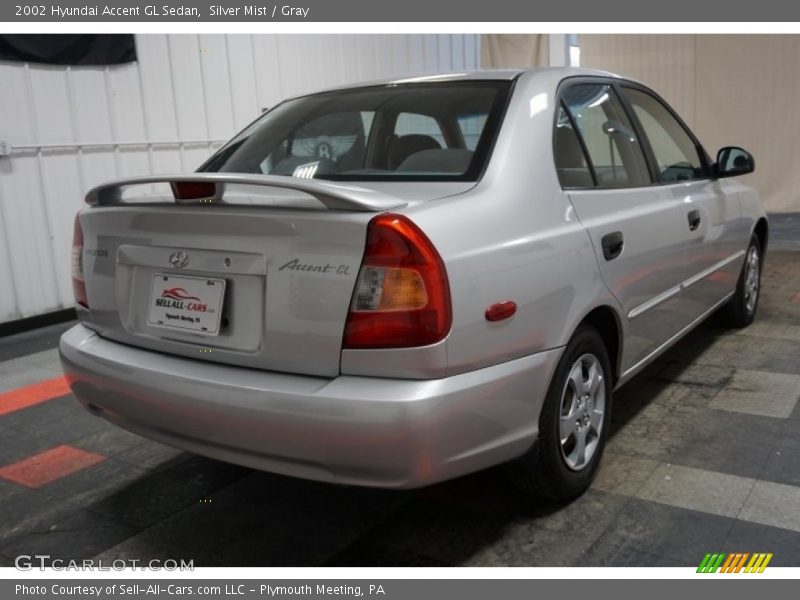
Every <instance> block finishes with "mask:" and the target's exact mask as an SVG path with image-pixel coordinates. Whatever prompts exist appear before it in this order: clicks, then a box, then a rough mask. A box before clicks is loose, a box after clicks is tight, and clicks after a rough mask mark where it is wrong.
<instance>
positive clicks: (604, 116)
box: [562, 83, 651, 188]
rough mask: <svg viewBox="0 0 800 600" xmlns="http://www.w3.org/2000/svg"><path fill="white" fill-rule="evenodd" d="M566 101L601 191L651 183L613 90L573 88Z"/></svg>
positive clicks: (587, 85)
mask: <svg viewBox="0 0 800 600" xmlns="http://www.w3.org/2000/svg"><path fill="white" fill-rule="evenodd" d="M562 101H563V102H564V105H565V106H566V107H567V110H568V111H569V113H570V116H571V117H572V121H573V122H574V123H575V126H576V127H577V129H578V132H579V133H580V135H581V137H582V138H583V142H584V144H585V146H586V150H587V152H588V154H589V161H590V162H591V166H592V168H593V170H594V174H595V177H596V179H597V186H598V187H606V188H615V187H636V186H644V185H649V184H650V183H651V181H650V174H649V171H648V169H647V162H646V161H645V158H644V152H643V151H642V147H641V144H640V143H639V140H638V139H637V136H636V133H635V131H634V128H633V125H632V124H631V122H630V120H629V119H628V117H627V115H626V114H625V111H624V109H623V108H622V104H621V103H620V101H619V98H617V96H616V93H615V92H614V90H613V89H612V88H611V86H609V85H606V84H599V83H585V84H584V83H581V84H576V85H571V86H570V87H568V88H567V89H566V90H565V91H564V93H563V95H562Z"/></svg>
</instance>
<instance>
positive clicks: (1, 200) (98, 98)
mask: <svg viewBox="0 0 800 600" xmlns="http://www.w3.org/2000/svg"><path fill="white" fill-rule="evenodd" d="M136 46H137V53H138V62H137V63H133V64H128V65H121V66H112V67H105V68H103V67H71V68H70V67H54V66H44V65H33V64H31V65H28V64H19V63H10V62H0V140H6V141H8V142H9V143H10V144H11V145H12V146H13V147H14V150H13V152H12V154H11V156H8V157H0V323H2V322H5V321H10V320H14V319H19V318H23V317H28V316H33V315H37V314H41V313H45V312H48V311H52V310H57V309H60V308H64V307H68V306H71V305H72V303H73V300H72V284H71V281H70V276H69V270H70V242H71V239H72V223H73V216H74V214H75V212H76V211H77V210H78V209H79V208H80V207H81V206H82V198H83V194H84V193H85V192H86V190H87V189H88V188H90V187H91V186H93V185H95V184H97V183H100V182H102V181H104V180H108V179H113V178H117V177H131V176H135V175H140V174H147V173H168V172H176V171H190V170H192V169H194V168H196V167H197V166H198V165H199V164H200V163H201V162H202V161H203V160H204V159H205V158H206V157H207V156H208V155H209V154H210V152H211V151H212V150H213V149H214V148H216V147H218V146H219V144H220V143H221V142H223V141H224V140H226V139H228V138H229V137H231V136H232V135H233V134H234V133H235V132H236V131H238V130H240V129H242V128H243V127H244V126H245V125H247V124H248V123H249V122H250V121H251V120H253V119H254V118H255V117H256V116H258V114H259V113H260V112H261V110H262V109H264V108H267V107H270V106H273V105H275V104H276V103H277V102H278V101H280V100H281V99H282V98H285V97H287V96H292V95H296V94H302V93H306V92H311V91H315V90H318V89H322V88H325V87H330V86H333V85H340V84H345V83H352V82H357V81H366V80H370V79H377V78H381V77H393V76H402V75H409V74H412V73H426V72H440V71H458V70H474V69H477V68H478V55H479V52H478V47H479V40H478V36H476V35H137V36H136Z"/></svg>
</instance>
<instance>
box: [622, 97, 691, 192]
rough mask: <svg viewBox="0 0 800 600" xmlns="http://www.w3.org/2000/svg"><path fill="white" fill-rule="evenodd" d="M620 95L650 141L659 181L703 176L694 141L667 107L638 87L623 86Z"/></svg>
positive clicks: (673, 180)
mask: <svg viewBox="0 0 800 600" xmlns="http://www.w3.org/2000/svg"><path fill="white" fill-rule="evenodd" d="M623 94H625V97H626V98H627V99H628V101H629V102H630V103H631V106H633V111H634V112H635V113H636V118H637V119H639V122H640V123H641V125H642V129H643V130H644V133H645V135H647V139H648V140H649V141H650V147H651V148H652V149H653V154H654V155H655V158H656V163H657V164H658V172H659V176H660V177H661V181H664V182H667V183H670V182H675V181H687V180H691V179H700V178H703V177H705V176H706V173H705V169H704V168H703V162H702V161H701V160H700V153H699V152H698V149H697V146H696V145H695V143H694V140H692V138H691V137H690V136H689V134H688V133H687V132H686V129H684V127H683V125H681V123H680V122H679V121H678V120H677V119H676V118H675V117H674V116H673V115H672V113H671V112H670V111H669V110H668V109H667V107H666V106H664V104H662V103H661V102H660V101H659V100H658V99H657V98H655V97H654V96H651V95H650V94H648V93H646V92H643V91H641V90H637V89H633V88H623Z"/></svg>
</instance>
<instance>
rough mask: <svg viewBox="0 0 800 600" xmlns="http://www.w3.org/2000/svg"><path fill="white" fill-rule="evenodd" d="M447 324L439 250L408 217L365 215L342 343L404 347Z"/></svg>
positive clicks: (431, 337) (428, 339)
mask: <svg viewBox="0 0 800 600" xmlns="http://www.w3.org/2000/svg"><path fill="white" fill-rule="evenodd" d="M451 324H452V308H451V304H450V287H449V284H448V281H447V273H446V271H445V267H444V263H443V262H442V258H441V256H439V253H438V252H437V251H436V248H434V246H433V244H432V243H431V241H430V240H429V239H428V237H427V236H426V235H425V234H424V233H423V232H422V231H421V230H420V229H419V227H417V226H416V225H415V224H414V223H413V222H412V221H411V220H409V219H408V218H407V217H403V216H401V215H395V214H385V215H380V216H377V217H375V218H374V219H372V221H370V223H369V226H368V229H367V246H366V250H365V252H364V259H363V260H362V262H361V270H360V272H359V274H358V281H357V283H356V289H355V291H354V293H353V299H352V302H351V305H350V313H349V314H348V316H347V325H346V326H345V333H344V342H343V347H344V348H405V347H410V346H426V345H429V344H435V343H436V342H438V341H440V340H442V339H444V337H445V336H446V335H447V334H448V333H449V331H450V326H451Z"/></svg>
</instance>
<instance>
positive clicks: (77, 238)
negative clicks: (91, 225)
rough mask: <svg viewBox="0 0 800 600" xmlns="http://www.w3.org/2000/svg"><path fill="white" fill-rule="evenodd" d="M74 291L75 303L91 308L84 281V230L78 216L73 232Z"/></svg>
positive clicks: (76, 216)
mask: <svg viewBox="0 0 800 600" xmlns="http://www.w3.org/2000/svg"><path fill="white" fill-rule="evenodd" d="M72 291H73V292H74V293H75V302H77V303H78V304H80V305H81V306H84V307H86V308H89V299H88V297H87V296H86V282H85V281H84V279H83V229H81V222H80V220H79V219H78V215H75V227H74V229H73V230H72Z"/></svg>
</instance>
